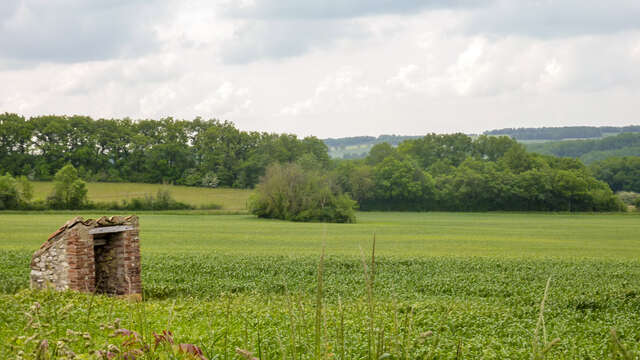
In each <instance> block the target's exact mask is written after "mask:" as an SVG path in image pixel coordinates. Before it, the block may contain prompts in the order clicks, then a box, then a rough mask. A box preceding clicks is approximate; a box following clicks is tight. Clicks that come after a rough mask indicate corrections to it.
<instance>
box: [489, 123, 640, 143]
mask: <svg viewBox="0 0 640 360" xmlns="http://www.w3.org/2000/svg"><path fill="white" fill-rule="evenodd" d="M637 132H640V126H639V125H631V126H624V127H614V126H599V127H595V126H564V127H542V128H517V129H515V128H506V129H498V130H490V131H485V132H484V134H485V135H507V136H510V137H512V138H514V139H516V140H565V139H595V138H602V137H605V136H611V135H617V134H620V133H637Z"/></svg>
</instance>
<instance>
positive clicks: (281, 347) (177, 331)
mask: <svg viewBox="0 0 640 360" xmlns="http://www.w3.org/2000/svg"><path fill="white" fill-rule="evenodd" d="M86 216H91V214H86ZM68 217H69V216H68V215H64V214H58V215H34V214H27V215H21V214H3V216H2V217H0V239H2V241H0V277H2V278H3V282H2V285H1V286H0V290H1V291H0V292H1V293H2V294H3V295H0V302H1V303H2V304H3V306H2V308H1V309H0V324H1V326H0V339H3V341H1V342H0V353H3V354H10V356H11V357H16V354H17V353H18V352H19V351H23V357H24V358H34V357H35V354H36V353H37V351H38V350H37V349H38V347H39V344H40V343H41V342H40V341H41V340H42V339H45V338H46V339H48V344H49V351H52V350H53V348H54V345H57V344H59V349H61V350H60V351H61V353H62V351H63V350H64V351H65V352H66V351H68V350H72V351H73V352H74V353H76V354H83V353H88V352H90V351H94V350H107V349H109V348H110V349H111V350H114V351H115V350H116V349H117V350H118V351H121V352H124V351H127V349H129V348H132V347H135V346H136V345H135V344H134V345H131V344H132V342H131V341H129V343H128V344H129V345H126V346H125V345H123V342H126V341H127V340H128V339H130V337H128V336H123V335H117V336H113V335H114V333H115V331H116V329H118V328H125V329H128V330H132V331H136V332H138V333H139V334H140V338H141V340H140V341H141V342H144V343H146V344H149V345H150V349H153V348H154V337H153V335H152V332H154V331H155V332H156V333H161V331H162V330H165V329H166V330H171V331H172V332H173V334H174V340H175V343H176V344H178V343H188V344H196V345H198V346H199V347H200V348H201V349H202V350H203V354H204V355H205V356H206V357H207V358H209V359H213V358H218V359H224V358H239V356H238V355H236V354H235V348H236V347H238V348H241V349H245V350H249V351H251V352H253V353H254V355H255V356H259V357H260V359H280V358H286V359H289V358H296V359H315V358H336V359H353V358H365V359H368V358H377V356H378V355H382V354H385V353H388V354H390V355H389V356H390V357H389V356H387V355H384V356H386V358H399V359H402V358H411V359H413V358H444V359H447V358H450V359H454V358H489V359H491V358H493V359H504V358H517V359H529V358H531V357H532V354H533V353H534V347H533V346H532V341H533V340H534V339H537V343H538V344H543V345H542V347H544V344H548V343H549V342H551V341H552V339H555V338H559V339H560V340H559V342H557V343H556V344H555V345H554V346H553V347H551V349H550V350H549V351H548V352H547V354H546V355H547V356H548V357H549V358H592V359H601V358H605V357H607V356H609V355H610V354H611V353H613V352H616V353H617V354H618V355H620V354H621V353H622V352H623V351H627V352H638V351H640V330H639V329H640V311H639V310H640V262H638V258H640V246H638V245H640V244H639V243H638V241H639V240H638V237H637V234H638V232H639V230H640V222H639V221H638V217H637V215H632V214H619V215H613V214H611V215H593V214H588V215H569V214H563V215H548V214H535V213H532V214H499V213H493V214H450V213H426V214H416V213H360V214H358V217H359V223H358V224H315V223H311V224H310V223H290V222H283V221H276V220H261V219H255V218H253V217H250V216H184V215H161V214H144V213H143V214H141V216H140V222H141V226H142V232H141V234H142V262H143V272H142V275H143V283H144V298H145V301H144V302H143V303H138V304H132V303H128V302H126V301H124V300H120V299H114V298H108V297H104V296H91V295H83V294H73V293H50V292H39V291H30V290H25V289H26V287H27V286H28V283H27V281H28V263H29V261H30V254H31V252H32V251H33V250H34V249H35V248H37V246H38V245H39V244H40V243H41V242H42V241H43V240H44V239H45V238H46V236H47V235H48V233H49V232H50V231H52V229H55V228H56V227H57V226H59V225H60V224H61V223H63V222H64V221H66V220H67V218H68ZM374 231H375V233H376V254H375V262H373V263H372V256H371V254H370V249H371V245H372V232H374ZM323 246H324V249H325V250H324V251H325V256H324V260H323V261H322V266H321V267H319V265H320V256H321V253H322V248H323ZM363 254H364V255H363ZM363 258H364V259H363ZM365 269H366V270H365ZM373 274H375V275H373ZM549 277H551V283H550V288H549V291H548V296H547V300H546V303H545V307H544V320H545V322H544V323H545V325H546V326H545V331H544V333H545V334H546V337H547V340H546V341H545V340H544V339H543V338H544V336H543V331H542V328H538V331H536V327H537V326H536V325H537V323H538V319H539V314H540V303H541V299H542V296H543V293H544V289H545V285H546V281H547V279H548V278H549ZM319 285H321V286H319ZM319 287H321V289H322V291H321V293H320V294H321V296H317V295H318V289H319ZM611 328H615V329H616V337H615V340H611V332H610V331H611ZM536 334H537V335H536ZM59 341H61V343H59ZM133 343H135V342H133ZM109 345H111V347H109ZM619 345H622V346H624V348H625V349H626V350H622V348H620V346H619ZM172 351H174V348H172V347H170V346H168V345H166V344H165V343H161V344H160V345H159V348H158V349H157V350H156V351H155V352H153V350H151V352H150V353H148V356H150V357H151V358H153V356H158V357H159V356H160V354H165V355H166V354H167V353H171V352H172ZM180 354H182V355H180ZM318 354H319V356H318ZM458 354H460V355H458ZM176 356H186V355H184V354H183V353H180V352H179V351H177V350H176Z"/></svg>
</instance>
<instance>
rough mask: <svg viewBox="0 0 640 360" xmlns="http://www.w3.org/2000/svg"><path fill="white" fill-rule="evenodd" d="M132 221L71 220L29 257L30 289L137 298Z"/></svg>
mask: <svg viewBox="0 0 640 360" xmlns="http://www.w3.org/2000/svg"><path fill="white" fill-rule="evenodd" d="M138 234H139V231H138V217H137V216H135V215H131V216H127V217H123V216H112V217H106V216H105V217H101V218H99V219H96V220H93V219H87V220H84V219H83V218H82V217H80V216H79V217H76V218H74V219H72V220H69V221H67V223H66V224H64V225H63V226H62V227H61V228H60V229H58V230H57V231H56V232H54V233H53V234H51V236H49V239H47V241H45V242H44V244H42V246H40V249H38V251H36V252H35V253H34V254H33V258H32V259H31V287H32V288H40V289H42V288H54V289H56V290H67V289H69V290H76V291H81V292H90V293H93V292H95V293H101V294H109V295H126V296H134V297H138V298H139V297H140V294H141V293H142V284H141V281H140V238H139V237H138Z"/></svg>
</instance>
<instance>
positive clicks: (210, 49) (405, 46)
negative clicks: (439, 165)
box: [0, 0, 640, 138]
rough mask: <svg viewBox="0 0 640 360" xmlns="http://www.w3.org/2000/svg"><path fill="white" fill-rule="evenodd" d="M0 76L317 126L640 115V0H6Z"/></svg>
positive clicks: (30, 94) (317, 129) (106, 105)
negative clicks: (216, 0) (215, 0)
mask: <svg viewBox="0 0 640 360" xmlns="http://www.w3.org/2000/svg"><path fill="white" fill-rule="evenodd" d="M0 84H1V86H0V112H15V113H20V114H23V115H25V116H32V115H40V114H67V115H72V114H84V115H90V116H93V117H96V118H99V117H105V118H110V117H131V118H136V119H137V118H153V119H158V118H161V117H167V116H173V117H175V118H183V119H193V118H194V117H196V116H201V117H203V118H217V119H222V120H231V121H233V122H234V123H236V125H237V126H238V127H240V128H241V129H244V130H258V131H269V132H273V131H275V132H288V133H295V134H298V135H316V136H318V137H322V138H324V137H342V136H355V135H379V134H403V135H418V134H425V133H429V132H437V133H443V132H457V131H462V132H466V133H473V132H482V131H484V130H488V129H495V128H503V127H523V126H524V127H539V126H565V125H628V124H640V116H639V109H640V1H638V0H628V1H625V0H607V1H603V0H597V1H595V0H563V1H553V0H539V1H535V0H518V1H515V0H486V1H483V0H475V1H473V0H424V1H410V0H304V1H301V0H225V1H218V2H214V1H204V0H203V1H180V0H100V1H86V0H1V1H0Z"/></svg>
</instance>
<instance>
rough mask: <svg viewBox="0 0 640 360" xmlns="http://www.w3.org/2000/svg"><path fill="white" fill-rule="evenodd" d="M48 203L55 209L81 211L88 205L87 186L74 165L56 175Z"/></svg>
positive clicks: (67, 166) (69, 165) (65, 167)
mask: <svg viewBox="0 0 640 360" xmlns="http://www.w3.org/2000/svg"><path fill="white" fill-rule="evenodd" d="M47 202H48V203H49V206H51V207H52V208H54V209H80V208H82V207H83V205H85V204H86V202H87V186H86V183H85V182H84V181H82V180H81V179H80V177H79V176H78V170H76V168H75V167H73V165H71V164H67V165H65V166H64V167H63V168H62V169H60V170H59V171H58V172H57V173H56V175H55V177H54V184H53V193H52V194H51V196H49V198H48V199H47Z"/></svg>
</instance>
